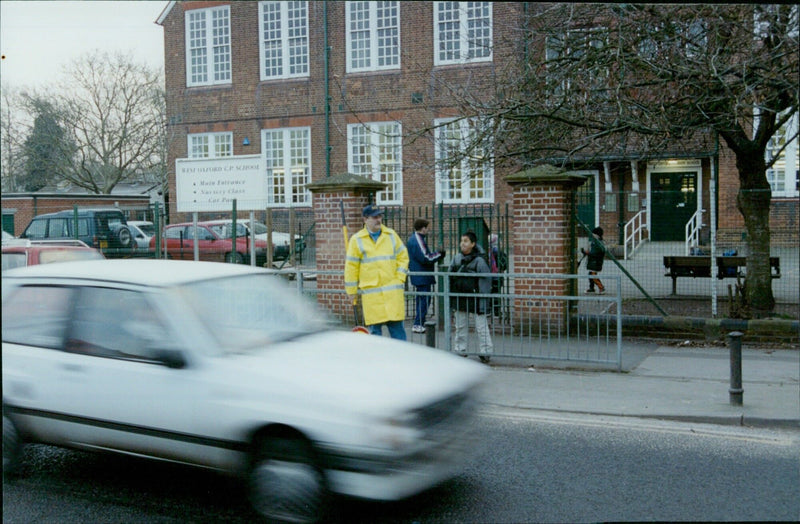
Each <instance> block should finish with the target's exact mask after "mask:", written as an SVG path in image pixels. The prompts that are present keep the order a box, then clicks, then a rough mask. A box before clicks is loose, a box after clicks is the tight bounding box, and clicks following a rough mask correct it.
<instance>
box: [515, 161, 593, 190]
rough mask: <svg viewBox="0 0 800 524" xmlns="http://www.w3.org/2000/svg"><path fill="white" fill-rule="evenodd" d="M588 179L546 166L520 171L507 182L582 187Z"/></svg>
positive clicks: (558, 168) (573, 172)
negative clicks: (561, 184)
mask: <svg viewBox="0 0 800 524" xmlns="http://www.w3.org/2000/svg"><path fill="white" fill-rule="evenodd" d="M587 178H588V177H586V176H585V175H579V174H578V173H576V172H575V171H567V170H566V169H564V168H561V167H556V166H551V165H549V164H544V165H540V166H535V167H532V168H530V169H526V170H524V171H518V172H516V173H514V174H513V175H508V176H507V177H506V178H505V180H506V182H507V183H508V184H510V185H525V184H545V183H552V182H563V183H567V184H569V185H575V186H580V185H582V184H583V183H584V182H585V181H586V179H587Z"/></svg>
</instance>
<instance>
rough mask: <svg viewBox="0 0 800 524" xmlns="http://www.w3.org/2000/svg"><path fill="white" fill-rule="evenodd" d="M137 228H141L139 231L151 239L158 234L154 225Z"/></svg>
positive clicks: (140, 225)
mask: <svg viewBox="0 0 800 524" xmlns="http://www.w3.org/2000/svg"><path fill="white" fill-rule="evenodd" d="M137 227H138V228H139V231H141V232H142V233H144V234H145V235H147V236H149V237H152V236H154V235H155V234H156V228H155V227H154V226H153V225H152V224H139V225H138V226H137Z"/></svg>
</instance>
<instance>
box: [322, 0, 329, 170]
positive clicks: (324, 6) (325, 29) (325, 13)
mask: <svg viewBox="0 0 800 524" xmlns="http://www.w3.org/2000/svg"><path fill="white" fill-rule="evenodd" d="M322 27H323V32H324V45H325V72H324V76H325V177H329V176H331V131H330V129H331V125H330V124H331V95H330V89H329V88H330V84H329V82H330V71H329V70H328V68H329V67H330V65H329V58H330V53H331V48H330V47H328V2H323V3H322Z"/></svg>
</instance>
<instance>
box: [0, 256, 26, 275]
mask: <svg viewBox="0 0 800 524" xmlns="http://www.w3.org/2000/svg"><path fill="white" fill-rule="evenodd" d="M27 261H28V255H27V254H25V253H3V271H5V270H6V269H14V268H15V267H24V266H25V265H26V264H27Z"/></svg>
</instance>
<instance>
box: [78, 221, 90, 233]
mask: <svg viewBox="0 0 800 524" xmlns="http://www.w3.org/2000/svg"><path fill="white" fill-rule="evenodd" d="M78 236H81V237H85V236H89V219H88V218H79V219H78Z"/></svg>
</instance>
